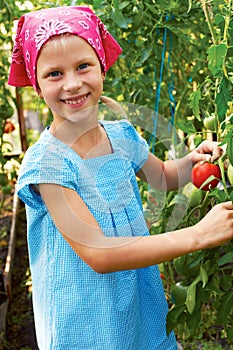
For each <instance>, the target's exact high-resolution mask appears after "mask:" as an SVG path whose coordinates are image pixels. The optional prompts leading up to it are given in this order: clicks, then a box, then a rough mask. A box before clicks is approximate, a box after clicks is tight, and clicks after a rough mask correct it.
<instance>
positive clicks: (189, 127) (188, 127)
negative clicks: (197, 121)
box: [176, 120, 196, 134]
mask: <svg viewBox="0 0 233 350" xmlns="http://www.w3.org/2000/svg"><path fill="white" fill-rule="evenodd" d="M176 128H178V129H180V130H182V131H183V132H185V133H187V134H195V133H196V129H195V126H194V125H193V123H192V122H191V120H185V123H184V122H182V123H181V122H176Z"/></svg>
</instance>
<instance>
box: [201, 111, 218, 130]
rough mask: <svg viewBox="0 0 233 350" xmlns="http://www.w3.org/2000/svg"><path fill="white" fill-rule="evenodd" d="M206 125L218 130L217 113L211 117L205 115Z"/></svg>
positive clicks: (208, 127)
mask: <svg viewBox="0 0 233 350" xmlns="http://www.w3.org/2000/svg"><path fill="white" fill-rule="evenodd" d="M203 124H204V127H205V128H206V129H208V130H210V131H216V129H217V123H216V118H215V115H214V114H212V115H211V116H209V117H205V118H204V120H203Z"/></svg>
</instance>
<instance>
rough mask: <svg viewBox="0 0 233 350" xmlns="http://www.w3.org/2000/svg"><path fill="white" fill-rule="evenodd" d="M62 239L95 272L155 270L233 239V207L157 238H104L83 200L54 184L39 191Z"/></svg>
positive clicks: (219, 207)
mask: <svg viewBox="0 0 233 350" xmlns="http://www.w3.org/2000/svg"><path fill="white" fill-rule="evenodd" d="M39 189H40V193H41V195H42V198H43V200H44V202H45V204H46V206H47V208H48V210H49V212H50V214H51V216H52V218H53V221H54V223H55V225H56V226H57V228H58V229H59V231H60V232H61V234H62V235H63V237H64V238H65V239H66V241H67V242H68V243H69V244H70V246H71V247H72V248H73V249H74V251H75V252H76V253H77V254H78V255H79V256H80V257H81V258H82V259H83V260H84V261H85V262H86V263H87V264H88V265H89V266H90V267H91V268H92V269H93V270H94V271H96V272H99V273H109V272H114V271H120V270H130V269H135V268H142V267H146V266H150V265H155V264H158V263H161V262H164V261H167V260H171V259H174V258H176V257H178V256H181V255H184V254H186V253H189V252H193V251H196V250H200V249H205V248H212V247H214V246H217V245H220V244H223V243H225V242H226V241H228V240H230V239H232V238H233V205H232V203H231V202H227V203H222V204H218V205H216V206H215V207H214V208H213V209H212V210H211V211H210V212H209V213H208V214H207V216H206V217H205V218H204V219H203V220H201V221H200V222H199V223H198V224H196V225H195V226H192V227H189V228H185V229H181V230H177V231H174V232H169V233H165V234H160V235H154V236H143V237H105V236H104V234H103V232H102V231H101V229H100V227H99V225H98V223H97V221H96V220H95V218H94V217H93V215H92V214H91V212H90V211H89V210H88V208H87V207H86V205H85V203H84V202H83V200H82V199H81V198H80V196H79V195H78V194H77V193H76V192H75V191H73V190H71V189H68V188H64V187H61V186H59V185H53V184H41V185H40V186H39Z"/></svg>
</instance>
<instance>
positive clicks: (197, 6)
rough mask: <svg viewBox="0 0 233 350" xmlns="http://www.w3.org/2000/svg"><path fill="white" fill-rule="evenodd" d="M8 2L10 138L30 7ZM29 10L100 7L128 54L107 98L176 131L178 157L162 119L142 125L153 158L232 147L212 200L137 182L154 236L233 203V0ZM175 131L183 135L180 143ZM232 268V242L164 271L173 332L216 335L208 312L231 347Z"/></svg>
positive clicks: (4, 31) (113, 73) (2, 107)
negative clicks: (21, 36) (21, 39)
mask: <svg viewBox="0 0 233 350" xmlns="http://www.w3.org/2000/svg"><path fill="white" fill-rule="evenodd" d="M0 1H1V2H2V5H3V6H1V9H2V10H1V11H0V16H1V23H2V24H1V27H0V28H1V34H0V48H1V50H2V60H1V62H0V71H1V76H2V80H1V82H0V92H1V95H0V121H1V129H0V135H2V133H3V127H4V123H5V120H6V119H7V118H9V117H10V116H11V114H12V106H13V103H14V102H15V100H14V96H12V90H10V89H9V88H8V87H7V83H6V82H7V72H8V68H9V50H10V49H11V40H12V39H11V35H12V21H13V19H15V18H19V16H20V15H21V14H22V13H23V12H24V11H26V10H27V9H26V7H27V6H28V3H27V2H23V1H17V2H16V3H15V2H13V1H12V0H0ZM30 4H31V7H32V8H33V9H38V8H41V7H52V6H61V5H71V4H72V5H74V4H76V5H84V4H86V5H90V6H93V8H94V9H95V11H96V12H97V14H98V15H99V16H100V17H101V18H102V19H103V21H104V23H105V24H106V26H107V28H108V29H109V30H110V32H111V33H112V34H113V36H114V37H115V38H116V39H117V40H118V41H119V43H120V45H121V46H122V49H123V53H122V55H121V57H120V59H119V60H118V62H117V63H116V64H115V65H114V67H113V68H111V69H110V70H109V72H108V74H107V78H106V82H105V94H106V95H109V96H110V97H113V98H115V99H117V100H118V101H119V102H124V103H128V104H133V105H137V106H143V107H145V108H148V109H149V110H151V111H152V112H155V116H156V117H157V116H158V115H163V116H164V118H165V119H166V120H167V121H168V123H170V124H171V126H174V128H171V131H170V132H168V133H167V135H168V139H169V144H170V145H174V148H172V150H173V152H170V151H171V150H169V149H168V147H167V146H166V142H165V139H164V137H161V138H159V136H158V135H157V133H156V132H157V130H156V118H155V119H153V120H150V122H151V121H152V122H153V124H154V125H153V126H154V128H149V129H148V128H141V125H140V124H139V127H140V131H141V132H142V133H143V134H144V136H145V138H146V139H147V140H148V142H149V143H150V142H151V140H153V142H152V143H150V146H151V150H152V151H153V152H155V153H156V155H157V156H159V157H160V158H161V159H167V158H168V157H170V156H171V155H172V156H174V157H176V156H179V155H181V152H182V151H181V149H183V146H185V150H186V151H187V150H189V149H190V148H191V147H193V146H194V145H197V144H199V143H200V142H201V141H202V140H203V139H206V138H210V139H213V140H217V141H218V142H220V143H222V145H223V146H224V147H225V152H224V154H223V156H222V157H221V159H220V160H219V165H220V168H221V173H222V186H221V187H219V188H216V189H214V190H210V191H208V192H206V193H205V194H204V193H202V191H201V192H200V191H199V192H195V191H194V192H195V193H194V192H193V189H192V191H191V192H190V194H187V188H186V189H181V190H180V191H172V192H169V193H167V194H164V193H160V192H158V191H154V190H153V189H150V188H147V186H145V184H143V183H141V182H139V186H140V192H141V195H142V199H143V205H144V208H145V216H146V219H147V222H148V226H149V227H150V232H151V234H159V233H161V232H164V231H166V230H169V229H174V228H179V227H185V226H190V225H194V224H195V223H196V222H197V221H199V220H200V219H201V218H202V217H203V216H204V215H205V214H206V212H207V211H208V210H210V208H211V207H212V206H213V205H214V204H216V203H219V202H223V201H226V200H228V199H231V198H233V195H232V193H233V191H232V187H229V182H228V178H227V174H226V171H225V167H224V164H225V163H226V161H228V162H229V163H231V164H232V165H233V145H232V142H233V141H232V134H233V126H232V120H233V104H232V84H233V58H232V57H233V55H232V52H233V16H232V14H233V3H232V0H212V1H211V0H209V1H205V0H199V1H198V0H189V1H187V0H180V1H177V0H163V1H162V0H142V1H138V0H133V1H129V0H124V1H118V0H103V1H100V0H88V1H85V2H83V1H67V0H63V1H62V0H60V1H56V4H54V3H53V2H39V3H38V2H35V1H34V0H33V1H31V2H30ZM6 45H8V46H7V49H6ZM153 115H154V114H153V113H151V114H150V116H149V117H147V118H151V117H152V116H153ZM142 117H143V118H144V116H142ZM206 117H212V118H214V121H215V122H214V123H213V126H212V127H211V130H209V129H206V127H205V125H207V124H204V120H205V118H206ZM151 119H152V118H151ZM145 124H146V125H147V124H148V120H147V119H145V120H144V124H143V125H145ZM174 130H178V133H179V136H178V135H177V133H176V132H174ZM181 146H182V147H181ZM0 157H2V155H1V153H0ZM1 164H2V165H3V166H2V168H1V170H0V175H1V173H4V172H5V170H4V158H3V157H2V159H1ZM0 184H1V182H0ZM181 212H182V215H181V214H180V213H181ZM181 216H182V217H181ZM232 260H233V257H232V243H229V244H228V245H225V246H222V247H219V248H216V249H213V250H209V251H203V252H197V253H195V254H190V255H187V256H185V257H182V258H180V259H177V260H175V261H174V262H167V263H165V264H162V265H161V266H160V268H161V270H162V271H163V273H164V275H165V280H164V285H165V289H166V291H167V297H168V301H169V304H170V312H169V314H168V322H167V324H168V331H170V330H171V329H172V328H174V327H175V328H176V332H177V333H178V335H179V336H180V337H184V338H188V337H190V338H192V337H195V336H196V337H197V336H198V337H199V338H200V337H201V336H203V335H204V332H206V331H207V328H208V327H209V324H208V323H207V322H204V320H203V317H205V315H206V310H207V307H206V306H207V305H210V306H211V310H212V314H211V317H213V320H211V322H212V323H213V322H214V323H216V324H217V325H219V327H221V330H222V333H223V336H226V335H227V337H228V339H229V340H230V339H233V332H232V327H231V323H230V319H231V318H232V311H233V310H232V307H231V305H233V303H232ZM181 268H182V269H181ZM177 283H179V284H178V285H177ZM175 290H176V300H177V295H179V293H181V295H182V298H183V299H181V301H179V302H175V299H174V296H173V295H174V293H175V292H174V291H175ZM180 290H181V292H179V291H180ZM177 291H178V292H177ZM172 292H173V294H172ZM179 300H180V299H179ZM183 334H185V335H183Z"/></svg>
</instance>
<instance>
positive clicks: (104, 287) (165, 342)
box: [18, 120, 177, 350]
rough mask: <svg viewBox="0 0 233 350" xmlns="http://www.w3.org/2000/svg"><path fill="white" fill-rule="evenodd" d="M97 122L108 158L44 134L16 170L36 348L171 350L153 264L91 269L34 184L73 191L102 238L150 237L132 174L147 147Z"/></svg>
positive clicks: (120, 124) (129, 133)
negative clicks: (24, 223)
mask: <svg viewBox="0 0 233 350" xmlns="http://www.w3.org/2000/svg"><path fill="white" fill-rule="evenodd" d="M101 123H102V124H103V127H104V128H105V130H106V133H107V135H108V137H109V140H110V142H111V145H112V149H113V152H112V154H109V155H105V156H101V157H96V158H89V159H85V160H84V159H82V158H80V157H79V156H78V154H77V153H75V152H74V151H73V150H72V149H70V148H69V147H68V146H67V145H65V144H64V143H62V142H61V141H59V140H58V139H56V138H55V137H54V136H53V135H51V133H50V132H49V129H46V130H45V131H44V132H43V133H42V134H41V136H40V139H39V140H38V141H37V142H36V143H35V144H34V145H33V146H32V147H30V148H29V150H28V151H27V152H26V155H25V157H24V160H23V163H22V166H21V170H20V175H19V179H18V195H19V197H20V198H21V199H22V200H23V201H24V202H25V203H26V212H27V222H28V247H29V256H30V269H31V273H32V282H33V308H34V316H35V324H36V334H37V340H38V345H39V348H40V349H41V350H48V349H53V350H55V349H56V350H72V349H74V350H82V349H85V350H175V349H177V347H176V341H175V337H174V334H173V333H171V334H170V336H169V337H167V336H166V314H167V310H168V309H167V302H166V299H165V296H164V291H163V287H162V284H161V280H160V275H159V271H158V268H157V266H152V267H149V268H143V269H137V270H129V271H119V272H114V273H108V274H98V273H96V272H94V271H93V270H92V269H91V268H90V267H89V266H88V265H87V264H86V263H85V262H84V261H82V260H81V259H80V257H79V256H78V255H77V254H76V253H75V252H74V251H73V250H72V248H71V247H70V246H69V244H68V243H67V242H66V241H65V240H64V238H63V237H62V235H61V233H60V232H59V231H58V229H57V228H56V226H55V225H54V223H53V221H52V218H51V216H50V214H49V213H48V210H47V209H46V206H45V205H44V203H43V201H42V199H41V197H40V195H39V194H37V193H36V192H34V191H33V188H32V186H31V184H39V183H53V184H58V185H61V186H65V187H68V188H71V189H73V190H75V191H77V192H78V193H79V195H80V196H81V197H82V198H83V200H84V202H85V203H86V205H87V206H88V208H89V209H90V211H91V212H92V214H93V215H94V216H95V218H96V220H97V221H98V223H99V225H100V226H101V228H102V230H103V232H104V234H105V235H106V236H138V235H140V236H142V235H148V234H149V233H148V230H147V226H146V223H145V220H144V217H143V211H142V204H141V199H140V195H139V191H138V185H137V181H136V176H135V174H136V172H137V171H138V170H139V169H140V168H141V167H142V166H143V164H144V163H145V161H146V160H147V157H148V146H147V143H146V142H145V140H144V139H142V138H141V136H140V135H139V134H138V133H137V132H136V130H135V129H134V127H133V126H132V125H131V124H130V123H129V122H128V121H126V120H122V121H114V122H111V121H102V122H101ZM155 176H156V174H155ZM61 215H62V213H61ZM77 232H78V227H77ZM77 234H78V233H77Z"/></svg>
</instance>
